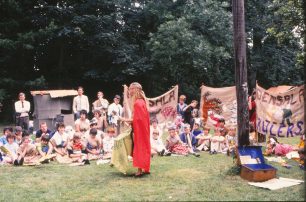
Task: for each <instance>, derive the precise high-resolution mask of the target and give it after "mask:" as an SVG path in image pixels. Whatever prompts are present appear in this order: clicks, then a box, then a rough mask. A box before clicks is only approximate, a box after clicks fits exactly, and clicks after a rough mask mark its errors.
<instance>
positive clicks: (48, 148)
mask: <svg viewBox="0 0 306 202" xmlns="http://www.w3.org/2000/svg"><path fill="white" fill-rule="evenodd" d="M36 149H37V151H38V153H39V154H40V156H41V158H40V159H39V162H41V163H48V162H49V161H50V159H52V158H54V157H55V156H56V155H55V154H51V153H52V150H53V148H52V144H51V143H50V142H49V135H48V134H43V135H42V136H41V137H40V142H38V143H36Z"/></svg>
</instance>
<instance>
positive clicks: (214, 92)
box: [200, 85, 237, 127]
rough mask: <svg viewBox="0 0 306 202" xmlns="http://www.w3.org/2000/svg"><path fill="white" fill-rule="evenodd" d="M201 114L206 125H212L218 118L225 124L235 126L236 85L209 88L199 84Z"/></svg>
mask: <svg viewBox="0 0 306 202" xmlns="http://www.w3.org/2000/svg"><path fill="white" fill-rule="evenodd" d="M200 109H201V116H202V117H203V120H204V122H206V124H207V126H214V125H216V124H217V122H218V120H219V119H220V118H224V119H225V125H226V126H232V127H236V126H237V98H236V87H235V86H231V87H224V88H211V87H207V86H204V85H202V86H201V101H200Z"/></svg>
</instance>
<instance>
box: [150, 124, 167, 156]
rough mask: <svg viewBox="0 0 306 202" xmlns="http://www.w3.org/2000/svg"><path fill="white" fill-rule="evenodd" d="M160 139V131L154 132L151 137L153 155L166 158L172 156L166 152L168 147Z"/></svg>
mask: <svg viewBox="0 0 306 202" xmlns="http://www.w3.org/2000/svg"><path fill="white" fill-rule="evenodd" d="M160 137H161V135H160V134H159V130H157V129H155V130H153V132H152V137H151V155H156V154H158V155H160V156H164V155H169V154H171V153H169V152H168V151H167V150H166V147H165V145H164V143H163V141H162V140H161V138H160Z"/></svg>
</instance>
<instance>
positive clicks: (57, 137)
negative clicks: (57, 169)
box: [50, 123, 71, 163]
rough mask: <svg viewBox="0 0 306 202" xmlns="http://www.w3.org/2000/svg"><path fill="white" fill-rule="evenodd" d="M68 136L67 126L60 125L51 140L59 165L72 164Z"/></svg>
mask: <svg viewBox="0 0 306 202" xmlns="http://www.w3.org/2000/svg"><path fill="white" fill-rule="evenodd" d="M68 140H69V138H68V134H67V133H65V125H64V124H63V123H59V124H58V125H57V131H56V132H55V133H54V135H53V136H52V138H51V139H50V143H51V145H52V148H53V151H54V152H55V154H56V160H57V161H58V162H59V163H71V160H70V159H69V157H68V153H67V144H68Z"/></svg>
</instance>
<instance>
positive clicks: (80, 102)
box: [72, 86, 89, 120]
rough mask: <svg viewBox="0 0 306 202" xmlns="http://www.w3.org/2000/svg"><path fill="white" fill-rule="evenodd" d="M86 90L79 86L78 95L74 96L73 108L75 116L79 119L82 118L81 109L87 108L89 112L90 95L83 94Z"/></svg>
mask: <svg viewBox="0 0 306 202" xmlns="http://www.w3.org/2000/svg"><path fill="white" fill-rule="evenodd" d="M83 93H84V90H83V87H81V86H79V87H78V96H76V97H74V98H73V104H72V109H73V112H74V118H75V120H77V119H78V118H80V111H81V110H86V112H87V113H88V112H89V102H88V97H87V96H86V95H83Z"/></svg>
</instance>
